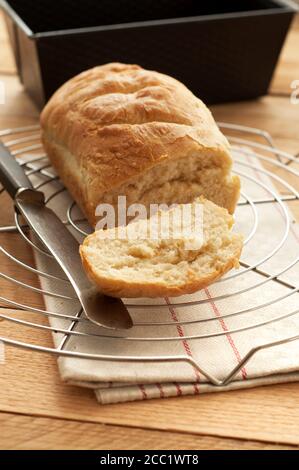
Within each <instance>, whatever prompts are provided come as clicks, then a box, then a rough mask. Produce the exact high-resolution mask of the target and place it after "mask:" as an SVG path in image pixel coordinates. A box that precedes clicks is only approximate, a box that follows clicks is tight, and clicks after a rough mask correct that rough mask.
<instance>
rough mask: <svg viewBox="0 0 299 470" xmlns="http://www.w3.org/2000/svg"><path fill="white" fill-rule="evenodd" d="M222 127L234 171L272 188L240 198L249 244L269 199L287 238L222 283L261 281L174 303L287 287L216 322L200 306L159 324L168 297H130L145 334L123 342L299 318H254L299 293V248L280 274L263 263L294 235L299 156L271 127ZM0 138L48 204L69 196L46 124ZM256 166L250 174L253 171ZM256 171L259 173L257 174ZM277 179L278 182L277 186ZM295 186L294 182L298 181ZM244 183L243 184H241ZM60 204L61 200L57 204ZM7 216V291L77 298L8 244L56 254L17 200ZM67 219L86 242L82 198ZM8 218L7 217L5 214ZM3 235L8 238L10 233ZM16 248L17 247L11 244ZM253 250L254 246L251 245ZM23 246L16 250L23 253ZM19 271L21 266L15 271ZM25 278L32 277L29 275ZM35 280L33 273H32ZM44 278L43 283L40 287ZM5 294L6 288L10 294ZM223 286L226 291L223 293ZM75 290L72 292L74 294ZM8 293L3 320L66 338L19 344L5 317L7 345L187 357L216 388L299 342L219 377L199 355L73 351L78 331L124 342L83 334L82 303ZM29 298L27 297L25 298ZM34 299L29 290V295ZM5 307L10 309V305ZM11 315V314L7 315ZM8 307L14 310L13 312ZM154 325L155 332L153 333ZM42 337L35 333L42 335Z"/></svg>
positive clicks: (1, 268)
mask: <svg viewBox="0 0 299 470" xmlns="http://www.w3.org/2000/svg"><path fill="white" fill-rule="evenodd" d="M218 124H219V126H220V127H221V129H222V131H223V132H224V133H226V135H227V137H228V138H229V140H230V142H231V145H232V148H233V149H234V150H236V152H237V156H238V157H237V158H236V159H235V161H236V163H237V165H238V169H237V170H236V171H235V172H236V173H237V174H238V175H239V176H240V178H241V180H243V181H246V180H247V181H251V182H252V183H254V184H256V185H257V186H258V187H260V188H263V189H264V190H265V194H267V196H265V197H262V198H253V197H252V196H249V195H248V194H247V193H246V192H245V191H244V190H243V191H242V193H241V199H240V202H239V209H242V207H247V208H249V209H250V212H251V220H252V222H251V226H250V230H249V231H248V233H247V234H246V239H245V245H248V244H249V246H250V243H251V242H252V239H253V238H254V236H255V234H256V231H257V229H258V227H259V226H260V224H263V220H260V219H259V216H258V210H257V207H258V206H259V205H265V204H269V205H270V206H271V207H273V210H274V206H277V207H278V209H279V212H280V217H281V220H282V221H283V222H281V223H283V230H282V235H281V236H280V239H279V240H278V241H277V243H276V245H275V247H271V248H269V251H268V252H266V253H264V255H263V256H262V257H261V258H260V259H258V260H256V261H255V262H254V263H248V262H246V261H245V260H241V263H240V264H241V269H239V270H238V271H233V272H231V273H229V274H227V275H226V276H225V277H224V278H222V279H220V280H219V281H217V283H223V284H224V286H225V283H226V282H227V281H228V280H232V279H234V278H237V277H238V276H243V275H244V274H246V273H248V274H249V273H250V272H253V273H257V274H259V278H258V279H259V280H258V282H256V283H254V284H253V285H248V286H245V287H243V288H241V289H235V290H234V289H233V290H229V292H225V287H224V293H223V294H221V295H217V296H215V297H213V296H212V297H209V298H207V299H201V300H192V296H190V298H188V299H187V300H186V297H184V300H183V301H182V300H180V298H177V299H172V303H171V305H173V306H175V308H176V309H177V308H178V309H179V308H182V307H189V306H193V305H198V306H200V305H201V304H205V303H207V302H211V301H213V302H214V303H215V302H218V301H221V300H223V299H229V298H234V297H237V296H240V295H242V294H246V293H247V292H248V293H249V292H252V291H253V290H254V289H257V288H260V287H262V286H265V288H267V285H269V283H270V281H271V282H274V283H277V284H280V285H283V286H284V287H285V288H286V290H285V291H284V293H283V294H281V295H279V296H274V298H271V299H270V300H267V301H264V302H263V303H259V304H257V305H255V306H253V307H251V306H249V307H248V308H246V309H242V310H241V309H240V310H235V311H232V312H229V313H227V314H225V315H220V318H219V317H218V318H217V319H216V318H215V316H210V317H205V318H202V317H201V316H200V309H199V314H198V318H196V319H194V318H192V319H191V320H190V318H184V317H183V318H180V319H179V320H178V319H176V318H175V319H173V318H172V319H171V321H165V320H164V319H163V320H161V319H159V317H158V316H157V319H156V320H154V321H148V320H146V316H147V315H146V314H147V311H148V309H151V310H153V309H156V308H159V309H161V308H169V301H167V302H163V303H162V302H160V301H158V303H154V304H152V303H148V302H144V303H142V304H140V303H139V302H138V303H134V301H132V300H129V301H127V302H126V301H125V303H126V305H127V307H128V308H130V309H132V311H134V309H137V308H138V311H140V309H141V308H142V311H143V313H144V315H141V316H137V318H138V319H137V320H136V319H135V322H134V328H136V329H137V331H138V328H142V332H143V336H138V334H137V335H133V336H129V335H128V336H122V340H124V341H131V342H134V341H135V342H143V344H144V348H146V345H147V344H149V343H152V342H175V341H182V340H192V341H201V340H203V339H205V340H207V339H209V338H211V339H213V338H216V337H219V336H223V335H238V334H239V333H242V332H246V331H249V330H252V329H257V331H258V329H260V328H264V327H265V326H266V325H268V324H270V323H274V322H282V321H283V320H285V319H286V318H290V317H293V316H295V315H299V308H298V309H295V310H292V311H284V312H283V313H281V314H279V315H276V316H274V317H273V316H272V317H270V318H268V319H266V320H265V319H263V320H262V321H261V320H260V321H259V320H257V319H256V318H257V316H256V315H253V314H254V312H256V311H257V310H259V309H263V308H265V307H269V306H271V305H274V304H277V303H279V302H282V301H283V300H284V299H286V298H289V297H291V296H298V290H299V287H298V286H297V285H296V282H297V281H298V280H296V279H294V282H290V281H289V279H288V280H286V279H285V278H284V274H286V273H288V272H289V271H290V270H291V269H292V268H293V267H294V266H295V264H296V263H297V262H298V260H299V257H298V253H293V254H292V260H291V261H288V263H286V265H285V266H283V268H281V269H279V271H275V272H273V273H271V272H268V271H267V270H265V269H264V268H263V266H264V265H265V263H267V261H269V260H271V259H272V258H273V257H274V256H275V255H276V254H277V253H278V252H279V250H281V249H282V247H283V246H284V245H285V243H286V242H287V239H288V237H289V234H290V227H291V221H290V216H289V210H288V205H289V204H290V203H295V204H296V203H298V201H299V194H298V191H297V190H296V189H295V188H294V185H296V183H297V184H298V181H299V180H298V179H297V178H298V176H299V171H298V168H299V165H298V163H299V162H298V160H297V158H296V157H294V156H292V155H290V154H288V153H286V152H283V151H281V150H279V149H277V148H276V147H275V146H274V144H273V141H272V138H271V136H270V135H269V134H268V133H267V132H264V131H261V130H259V129H253V128H248V127H244V126H238V125H232V124H227V123H218ZM0 139H1V140H2V141H3V143H4V144H5V145H6V146H7V147H8V148H9V149H10V151H11V152H12V154H13V155H14V156H15V157H16V158H18V159H19V161H20V163H21V164H22V166H23V167H24V168H25V170H26V173H27V174H28V176H29V177H30V179H32V183H33V185H34V187H35V188H38V189H40V190H42V191H44V192H45V194H46V201H47V204H49V205H51V203H53V202H56V206H57V201H58V200H59V197H61V196H63V195H65V193H66V190H65V188H64V187H63V185H62V183H61V182H60V181H59V178H58V176H57V175H56V174H55V172H54V170H53V169H52V168H51V165H50V163H49V161H48V159H47V155H46V154H45V153H44V151H43V148H42V145H41V143H40V133H39V127H38V126H37V125H36V126H35V125H34V126H28V127H22V128H15V129H6V130H2V131H0ZM243 154H244V155H246V156H247V157H250V158H247V159H243V158H240V156H241V157H242V155H243ZM256 162H261V163H262V164H263V166H261V165H257V163H256ZM249 170H250V171H249ZM252 170H254V172H253V173H252ZM258 173H262V174H263V175H264V176H266V177H267V180H264V181H266V182H263V181H262V180H261V178H259V177H258V176H259V175H258ZM270 180H271V185H269V184H268V183H267V181H270ZM272 183H273V184H272ZM291 183H292V184H291ZM242 188H243V185H242ZM5 197H6V195H5V192H4V190H3V189H0V214H1V213H2V214H4V213H5V212H6V208H7V206H8V204H9V202H8V199H5ZM58 206H59V204H58ZM6 215H7V214H5V217H3V218H4V219H5V220H4V222H0V225H1V226H0V254H1V257H2V260H4V261H2V262H1V264H0V277H1V278H2V279H3V280H4V281H5V283H6V285H7V286H9V288H8V289H7V290H6V291H8V292H11V293H12V292H14V289H16V290H17V291H18V292H20V291H21V292H23V291H24V292H25V291H26V290H30V291H31V292H32V293H37V294H43V295H44V296H45V298H55V299H61V300H63V301H74V299H75V295H74V294H72V293H71V294H69V292H70V289H69V286H68V281H67V280H66V279H65V277H64V275H63V273H62V272H60V273H59V275H57V273H56V272H55V273H53V272H50V271H48V270H47V269H45V270H41V269H38V268H37V267H36V265H35V263H34V262H32V263H28V262H26V261H24V260H23V259H22V255H20V254H18V253H15V252H14V250H13V249H11V248H10V249H8V248H7V247H6V244H5V243H4V241H5V240H7V239H8V237H12V236H18V237H21V238H22V239H23V241H24V243H25V244H26V246H27V245H28V249H29V250H33V251H35V252H36V253H38V254H39V256H41V257H44V259H47V258H50V257H51V255H50V254H49V253H48V252H47V251H46V250H45V248H44V247H43V246H42V245H40V244H39V242H37V241H35V239H34V238H33V237H32V236H31V235H30V229H29V227H28V226H26V225H25V224H24V221H23V220H22V218H21V217H20V215H19V214H18V213H17V212H16V211H15V210H14V208H13V205H11V214H9V215H10V216H12V217H11V220H12V222H11V223H7V221H6ZM59 215H60V216H61V219H62V221H63V223H64V224H66V225H67V226H69V227H70V229H71V230H72V231H73V232H74V233H75V234H76V235H77V237H78V238H79V239H83V237H84V236H85V235H86V234H87V233H89V232H90V231H91V229H90V228H89V227H88V225H87V223H86V221H85V219H84V218H83V216H82V215H81V214H80V211H79V210H78V208H77V206H76V203H75V202H73V201H72V200H70V202H69V204H68V206H67V208H66V210H64V211H63V213H62V214H59ZM1 219H2V217H1ZM1 219H0V220H1ZM3 237H4V238H3ZM9 246H11V244H10V245H9ZM252 249H254V246H253V247H252ZM16 251H17V250H16ZM12 270H13V271H14V272H17V273H18V276H17V277H16V276H14V275H11V274H10V273H11V271H12ZM16 270H17V271H16ZM25 272H27V273H28V272H29V273H30V275H31V276H30V278H31V279H32V278H34V275H37V276H39V278H40V279H41V280H42V279H46V280H49V281H54V283H56V285H57V282H58V283H59V285H61V286H62V288H61V289H59V291H55V290H47V289H43V288H42V287H40V284H38V283H36V282H30V283H29V282H27V281H24V280H22V273H25ZM25 277H26V276H25ZM27 277H28V276H27ZM42 284H43V283H42V282H41V285H42ZM64 286H65V287H68V289H67V293H65V291H64V289H63V287H64ZM6 291H5V292H6ZM222 291H223V290H222ZM71 292H72V291H71ZM3 294H4V293H3V292H2V293H1V295H0V301H1V303H2V305H3V307H4V308H2V313H0V320H1V319H2V320H5V321H8V322H12V323H13V324H14V325H16V326H17V325H18V327H20V328H21V329H22V328H24V331H25V328H26V327H27V328H29V329H30V330H33V329H36V330H46V331H48V332H52V333H53V334H54V335H55V334H60V335H61V341H59V344H57V342H56V343H55V344H56V346H53V347H48V346H45V345H43V344H36V341H32V340H30V341H28V342H26V341H25V340H23V336H21V338H22V341H20V340H19V339H18V338H17V337H15V336H14V334H13V333H11V334H10V335H9V336H5V337H4V336H2V334H1V322H0V341H2V342H3V343H4V344H8V345H11V346H16V347H22V348H26V349H30V350H33V351H36V352H44V353H51V354H55V355H56V356H67V357H76V358H82V359H84V358H86V359H100V360H106V361H122V362H131V361H137V362H170V361H171V362H173V361H185V362H188V363H190V364H191V365H192V366H193V367H194V368H195V369H197V370H198V371H199V372H200V373H202V374H203V375H204V376H205V377H206V378H207V379H208V381H209V382H210V383H211V384H213V385H215V386H219V385H226V384H228V383H229V382H230V381H231V380H232V379H233V378H234V377H235V376H236V374H237V373H238V372H239V371H240V370H242V368H243V367H244V365H245V364H246V363H247V362H248V361H249V360H250V359H251V358H252V356H254V355H255V354H256V353H257V352H258V351H260V350H261V349H266V348H271V347H274V346H277V345H280V344H284V343H288V342H291V341H295V340H297V339H299V334H296V331H292V332H290V333H291V334H290V335H289V336H288V337H284V338H281V339H279V340H275V341H274V340H273V341H271V342H267V343H265V344H261V345H258V346H254V347H252V348H251V349H250V350H249V351H248V352H247V354H245V355H244V357H242V358H240V360H239V362H238V364H237V366H236V367H234V368H233V370H231V371H230V372H229V374H227V376H226V377H225V378H224V379H222V380H219V379H218V378H216V377H213V376H212V375H211V374H210V373H208V372H207V371H206V370H204V369H203V368H202V367H201V366H200V365H199V364H198V362H197V361H195V360H194V358H193V357H190V355H188V354H186V355H169V356H168V355H163V356H158V355H156V356H153V355H144V356H140V355H138V356H136V355H131V356H124V355H122V354H121V353H120V352H118V354H115V355H111V354H109V355H108V354H87V353H85V352H83V351H73V350H68V343H69V339H70V338H71V337H74V336H76V335H77V336H86V335H90V336H92V337H97V338H98V339H99V341H100V340H101V338H110V339H112V340H113V339H115V341H117V339H119V336H118V335H117V334H114V333H111V331H109V332H108V333H107V334H106V333H105V334H102V333H101V332H99V333H97V332H92V333H88V332H86V331H83V332H82V331H80V330H79V331H78V329H77V326H78V325H79V324H82V323H84V324H88V320H87V318H86V317H85V316H84V313H83V312H82V309H80V308H78V309H77V310H76V311H73V312H71V313H61V312H55V311H49V310H47V308H45V307H43V308H42V307H40V306H36V305H34V304H33V303H32V304H31V305H26V304H25V303H22V300H19V299H16V298H15V296H14V295H11V298H9V297H6V296H4V295H3ZM22 297H23V296H22V295H21V296H20V299H21V298H22ZM27 297H28V296H26V295H24V298H27ZM5 308H6V309H7V310H5ZM22 311H25V312H28V311H29V312H33V313H34V314H36V315H37V316H38V318H40V319H41V320H40V321H34V322H33V321H29V320H27V319H26V317H24V315H21V314H20V312H22ZM4 312H5V313H4ZM6 312H7V314H6ZM245 314H246V315H247V316H248V315H251V314H252V321H250V322H249V324H247V323H246V324H244V325H242V324H241V326H239V327H237V328H234V329H226V330H225V331H219V329H216V328H215V331H212V332H211V331H210V332H209V333H208V334H206V333H203V334H194V335H185V334H184V333H181V334H179V335H177V336H163V335H162V334H161V333H160V331H161V328H162V327H163V326H167V325H168V324H169V325H170V324H171V325H177V326H178V327H180V326H182V325H200V324H202V325H204V324H207V323H209V322H211V323H212V322H215V321H216V320H218V321H219V320H222V319H223V320H224V319H225V320H226V319H227V318H229V317H230V318H232V317H239V318H242V316H244V315H245ZM45 317H50V318H51V317H52V318H61V319H63V320H65V321H66V322H67V323H66V324H67V326H66V327H65V328H56V327H53V326H50V325H51V323H50V325H49V324H45V322H44V318H45ZM147 328H148V331H149V334H148V335H147V334H146V333H144V332H146V331H147ZM153 329H154V331H155V334H154V335H153ZM11 331H14V328H11ZM38 336H39V335H38V334H37V335H36V338H38ZM27 337H28V335H26V334H25V333H24V338H27Z"/></svg>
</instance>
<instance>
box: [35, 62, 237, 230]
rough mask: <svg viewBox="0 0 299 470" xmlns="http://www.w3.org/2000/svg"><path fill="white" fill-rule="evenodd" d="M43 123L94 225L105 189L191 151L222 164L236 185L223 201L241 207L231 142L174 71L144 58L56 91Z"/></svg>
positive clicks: (57, 163)
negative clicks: (146, 63) (157, 68)
mask: <svg viewBox="0 0 299 470" xmlns="http://www.w3.org/2000/svg"><path fill="white" fill-rule="evenodd" d="M41 127H42V141H43V144H44V146H45V150H46V152H47V153H48V155H49V158H50V160H51V162H52V164H53V166H54V167H55V168H56V170H57V172H58V174H59V176H60V177H61V179H62V181H63V182H64V184H65V186H66V187H67V188H68V189H69V191H70V192H71V194H72V196H73V197H74V198H75V200H76V201H77V203H78V204H79V206H80V207H81V209H82V210H83V212H84V213H85V215H86V216H87V217H88V220H89V222H90V223H91V224H92V225H93V226H94V225H95V223H96V218H95V209H96V207H97V205H98V204H99V203H101V202H105V201H102V197H103V195H104V194H105V193H107V192H109V191H112V190H116V191H117V188H118V187H119V186H121V185H123V184H124V183H126V182H130V181H131V180H132V179H134V178H136V177H140V178H142V175H143V174H146V173H147V172H148V171H149V170H150V169H151V168H153V167H154V166H156V165H159V164H161V163H163V162H169V164H171V162H172V161H174V160H177V159H180V158H188V157H190V156H191V155H194V156H195V157H196V158H197V157H198V158H201V159H202V163H203V165H206V166H208V167H211V168H213V167H221V168H222V169H223V174H224V179H223V186H225V184H228V185H230V187H232V186H233V193H232V196H231V198H230V200H229V201H226V202H225V204H226V207H227V209H228V210H229V211H230V212H233V210H234V208H235V204H236V202H237V199H238V196H239V179H238V178H237V177H234V179H233V180H232V179H231V176H230V168H231V164H232V160H231V157H230V153H229V145H228V142H227V140H226V138H225V137H224V136H223V134H222V133H221V132H220V130H219V129H218V127H217V125H216V123H215V121H214V119H213V117H212V115H211V113H210V111H209V110H208V109H207V107H206V106H205V105H204V104H203V102H202V101H200V100H199V99H198V98H196V97H195V96H194V95H193V94H192V93H191V92H190V91H189V90H188V89H187V88H186V87H185V86H184V85H183V84H182V83H180V82H178V81H177V80H175V79H174V78H171V77H169V76H166V75H163V74H161V73H158V72H154V71H149V70H144V69H142V68H141V67H139V66H138V65H126V64H120V63H112V64H106V65H103V66H99V67H95V68H93V69H90V70H87V71H85V72H83V73H81V74H80V75H78V76H76V77H74V78H72V79H71V80H69V81H68V82H67V83H65V84H64V85H63V86H62V87H61V88H60V89H59V90H58V91H57V92H56V93H55V94H54V95H53V97H52V98H51V99H50V101H49V102H48V104H47V105H46V107H45V108H44V110H43V112H42V114H41ZM136 202H138V201H136ZM154 202H161V201H153V203H154ZM174 202H176V201H174Z"/></svg>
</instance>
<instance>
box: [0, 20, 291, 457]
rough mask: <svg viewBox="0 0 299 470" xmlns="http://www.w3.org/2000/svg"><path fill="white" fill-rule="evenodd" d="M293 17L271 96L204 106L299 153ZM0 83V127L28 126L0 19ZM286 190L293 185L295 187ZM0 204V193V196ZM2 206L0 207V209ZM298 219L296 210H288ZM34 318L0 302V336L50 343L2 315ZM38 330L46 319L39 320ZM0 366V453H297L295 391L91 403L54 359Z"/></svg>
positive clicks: (0, 288) (20, 294)
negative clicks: (1, 101) (0, 99)
mask: <svg viewBox="0 0 299 470" xmlns="http://www.w3.org/2000/svg"><path fill="white" fill-rule="evenodd" d="M298 50H299V18H298V17H297V18H296V20H295V22H294V24H293V27H292V30H291V32H290V34H289V37H288V39H287V42H286V45H285V47H284V50H283V54H282V56H281V59H280V61H279V67H278V69H277V71H276V73H275V76H274V79H273V81H272V84H271V89H270V94H269V95H268V96H265V97H262V98H260V99H258V100H254V101H250V102H242V103H233V104H227V105H220V106H214V107H213V113H214V115H215V117H216V119H217V120H219V121H227V122H234V123H239V124H244V125H248V126H253V127H258V128H261V129H265V130H267V131H268V132H270V133H271V135H272V136H273V138H274V141H275V143H276V144H277V145H278V146H279V147H281V148H282V149H284V150H286V151H289V152H292V153H293V154H297V153H299V141H298V135H299V105H298V106H296V105H293V104H291V102H290V92H291V88H290V83H291V82H292V81H293V80H295V79H299V68H298V65H299V61H298ZM0 80H1V81H2V82H3V83H4V86H5V90H6V102H5V105H4V106H0V129H1V128H7V127H13V126H20V125H27V124H31V123H35V122H37V119H38V111H37V109H36V108H35V106H34V105H33V103H32V102H31V101H30V99H29V98H28V96H27V95H26V94H25V93H24V91H23V89H22V86H21V84H20V83H19V80H18V78H17V76H16V75H15V66H14V62H13V59H12V56H11V52H10V49H9V45H8V41H7V36H6V33H5V30H4V28H3V20H2V17H1V15H0ZM292 183H293V184H294V185H297V186H296V187H297V188H298V181H295V180H293V181H292ZM1 197H2V196H1ZM3 201H4V200H2V199H0V204H1V209H0V217H1V225H3V223H9V220H10V217H11V215H10V210H9V208H8V204H9V202H8V201H5V202H3ZM2 202H3V203H2ZM297 213H298V215H299V211H298V209H297ZM0 237H1V240H0V242H1V243H5V247H6V249H7V250H10V249H11V250H12V249H14V250H17V251H18V254H19V255H20V256H21V257H22V259H24V260H25V261H31V262H32V254H31V253H30V251H29V250H28V249H27V248H25V245H24V244H22V242H21V241H20V240H19V237H17V236H13V235H12V236H11V237H10V238H9V239H5V240H3V236H2V235H0ZM0 264H1V267H4V269H5V272H7V273H8V274H9V275H11V276H15V277H17V278H18V276H22V280H25V281H30V282H31V283H33V285H34V286H36V287H37V288H38V287H39V284H38V280H37V279H36V278H35V277H34V275H32V274H30V273H27V274H26V275H25V277H24V272H23V271H22V273H21V272H20V270H19V269H18V268H17V267H16V266H13V265H12V264H11V263H7V261H6V260H5V257H3V256H1V255H0ZM0 295H1V296H4V297H5V296H7V297H10V298H12V299H14V300H16V301H18V302H23V303H26V302H30V303H31V304H32V305H35V306H42V305H43V300H42V297H41V295H40V294H38V293H33V294H32V293H31V294H30V293H28V292H27V291H26V290H24V289H21V288H19V287H16V286H12V285H11V283H9V282H7V281H5V280H3V279H0ZM1 315H2V316H5V317H10V318H20V319H22V318H23V319H26V320H27V321H28V320H29V321H32V322H35V321H37V319H38V321H39V323H40V321H41V320H40V316H39V317H37V316H36V314H33V313H31V312H26V311H23V312H20V311H19V310H18V311H16V310H13V309H12V307H11V306H9V305H8V304H6V303H5V302H4V301H1V300H0V336H1V335H3V336H8V337H14V338H18V339H19V340H21V341H30V342H33V343H35V344H43V345H48V346H51V345H52V339H51V335H50V333H49V331H47V329H45V330H37V329H33V328H26V327H24V326H21V325H18V324H16V323H14V322H13V321H9V320H8V319H7V318H6V319H3V318H1ZM43 325H44V326H45V327H47V319H46V318H44V319H43ZM5 356H6V357H5V359H6V360H5V363H4V364H0V429H1V433H0V448H2V449H5V448H10V449H32V448H39V449H49V448H50V449H54V448H56V449H58V448H59V449H67V448H77V449H80V448H85V449H105V448H106V449H108V448H109V449H150V448H153V449H283V448H291V449H292V448H294V449H295V448H297V447H296V446H299V407H298V395H299V384H284V385H277V386H269V387H260V388H256V389H247V390H240V391H232V392H228V393H215V394H206V395H201V396H197V397H181V398H178V399H176V398H171V399H163V400H151V401H148V402H146V401H144V402H138V403H125V404H117V405H107V406H100V405H99V404H98V403H97V402H96V400H95V398H94V395H93V392H92V391H91V390H87V389H81V388H79V387H72V386H68V385H66V384H63V383H62V382H61V381H60V378H59V375H58V370H57V365H56V359H55V357H53V356H50V355H46V354H36V353H33V352H31V351H26V350H23V349H16V348H12V347H6V348H5Z"/></svg>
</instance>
